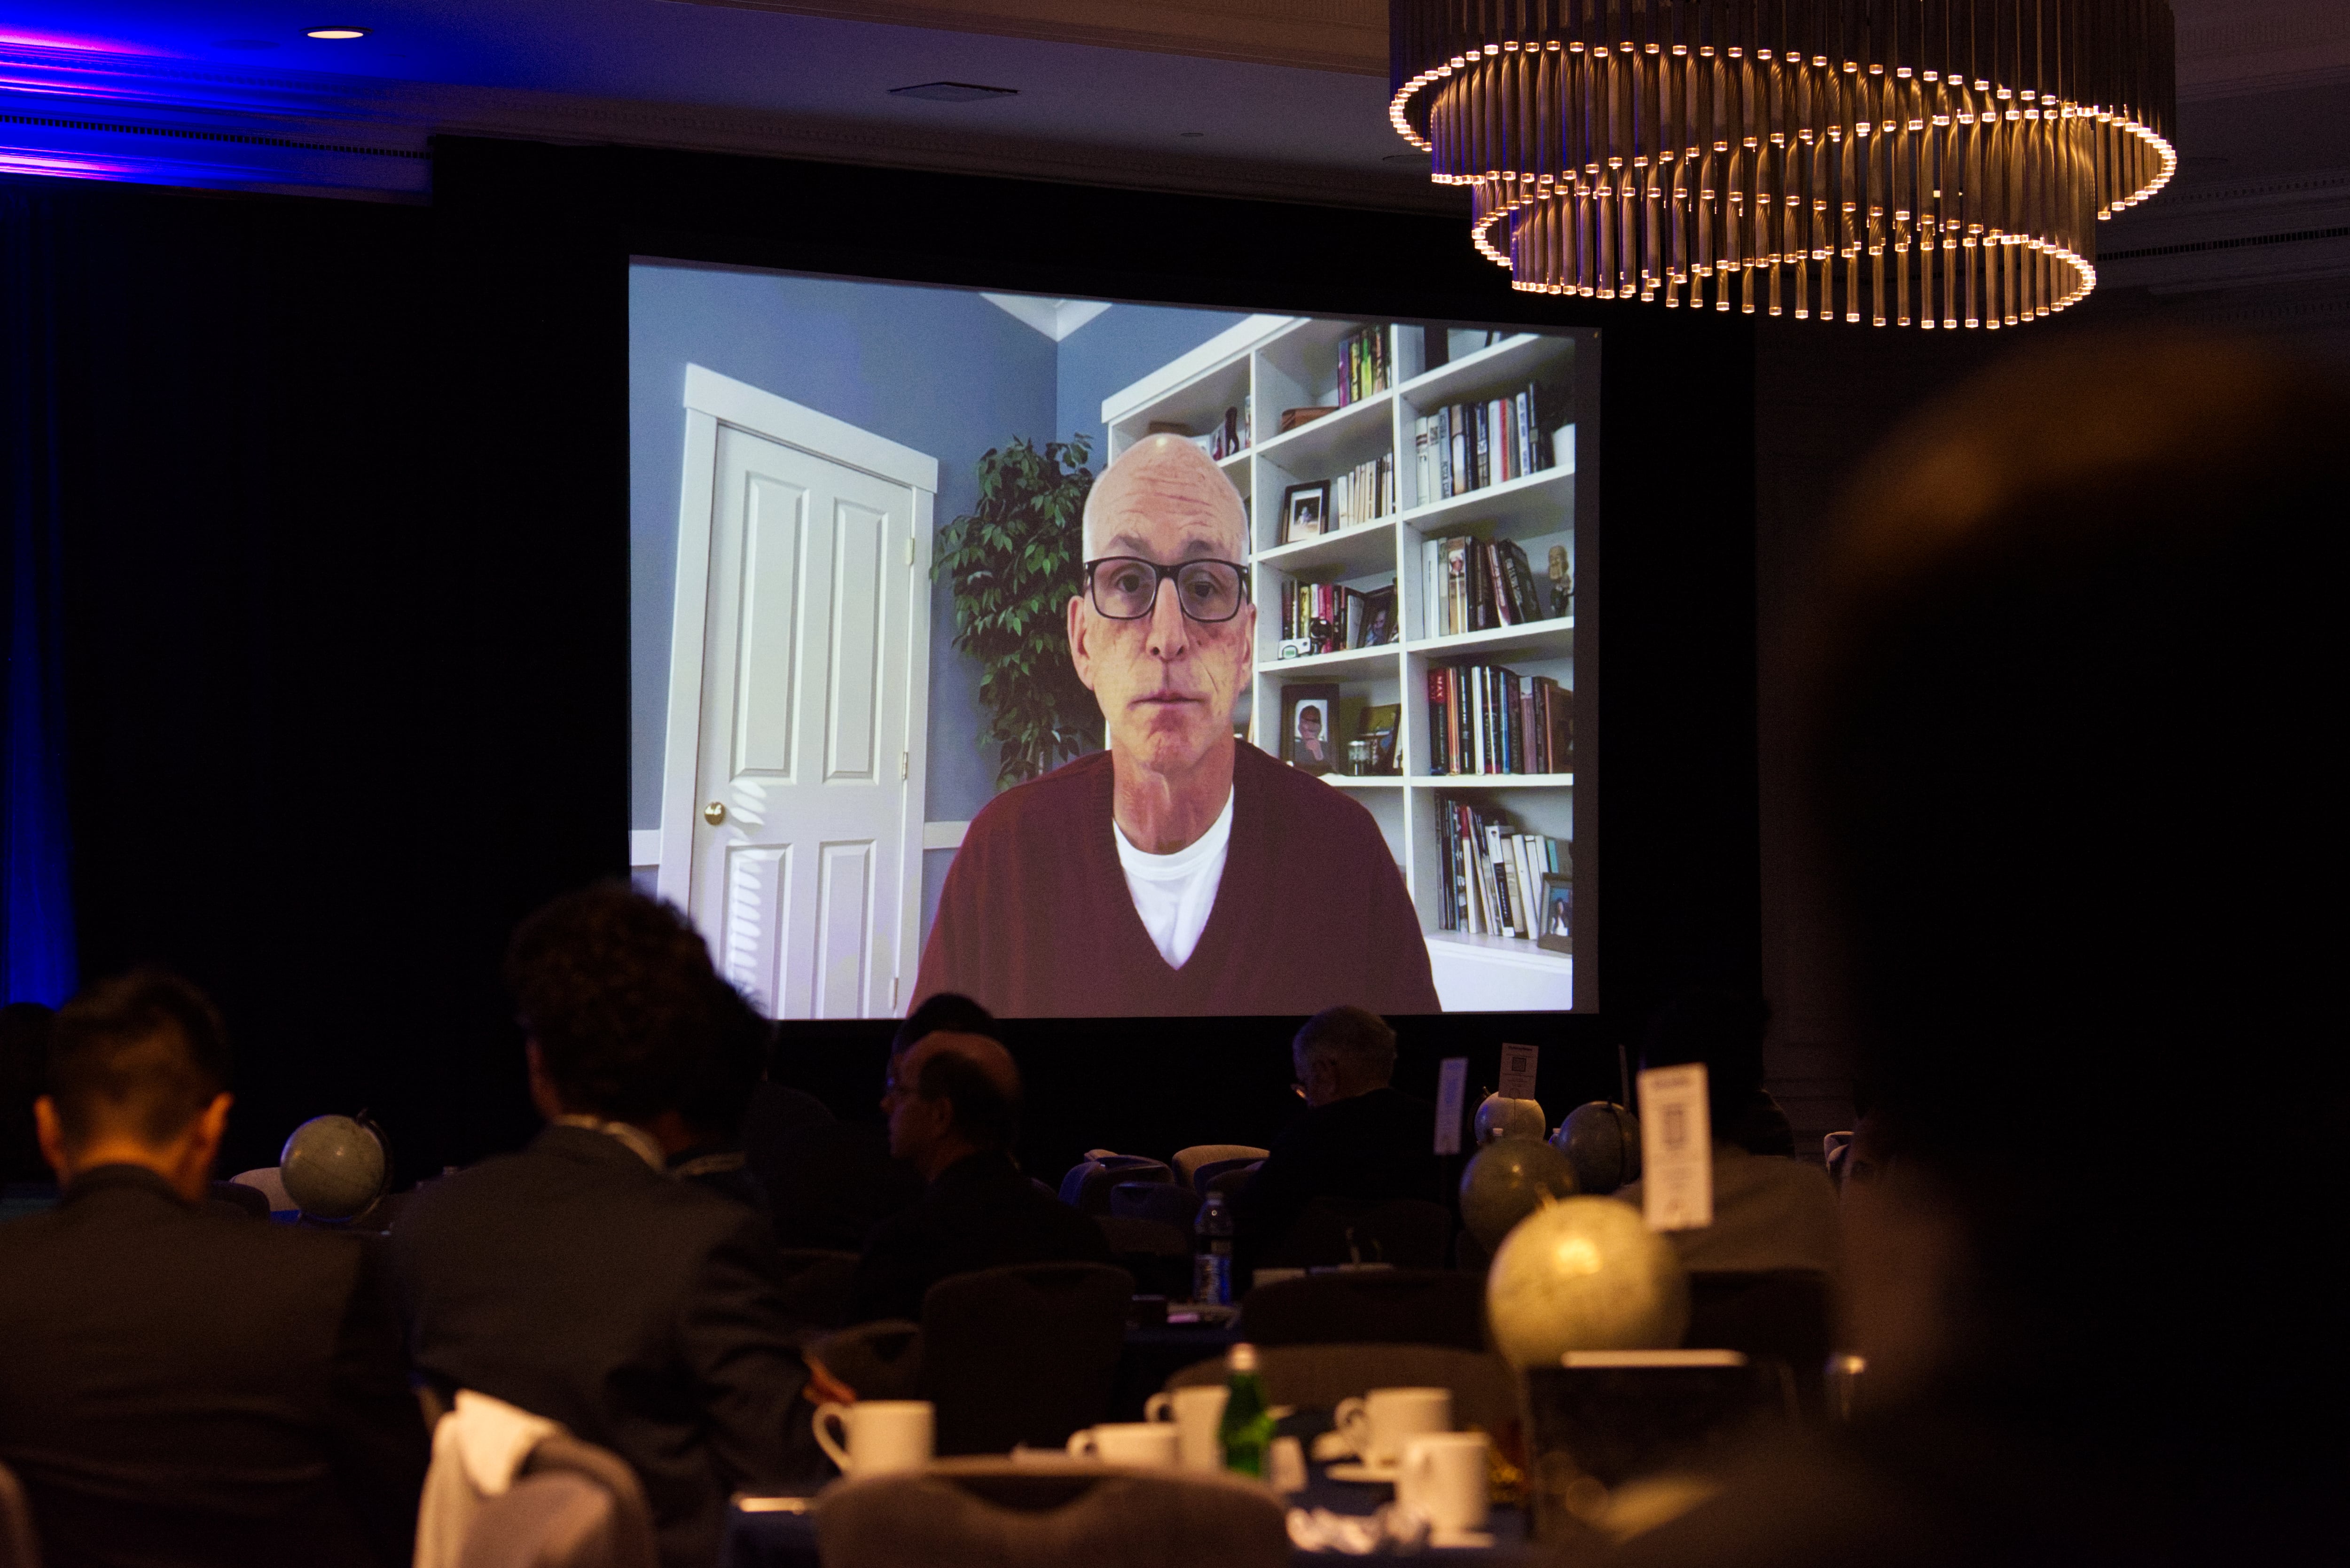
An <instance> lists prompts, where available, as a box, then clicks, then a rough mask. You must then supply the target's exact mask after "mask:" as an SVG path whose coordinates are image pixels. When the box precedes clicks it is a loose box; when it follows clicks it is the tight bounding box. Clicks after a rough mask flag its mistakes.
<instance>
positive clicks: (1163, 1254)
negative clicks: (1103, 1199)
mask: <svg viewBox="0 0 2350 1568" xmlns="http://www.w3.org/2000/svg"><path fill="white" fill-rule="evenodd" d="M1094 1222H1095V1223H1096V1224H1097V1225H1099V1226H1100V1227H1101V1230H1102V1235H1103V1236H1104V1237H1105V1238H1106V1239H1107V1241H1108V1242H1109V1251H1110V1259H1111V1261H1112V1262H1115V1263H1117V1264H1118V1267H1119V1268H1121V1269H1124V1270H1125V1271H1126V1272H1128V1273H1129V1274H1132V1275H1133V1276H1134V1286H1135V1289H1136V1290H1138V1291H1140V1292H1143V1293H1147V1294H1150V1295H1159V1296H1165V1297H1167V1298H1168V1299H1169V1300H1170V1301H1185V1300H1188V1299H1190V1297H1191V1232H1190V1231H1184V1230H1180V1229H1179V1228H1177V1227H1175V1226H1173V1225H1170V1224H1167V1223H1166V1222H1165V1221H1163V1220H1136V1219H1131V1218H1128V1217H1125V1216H1121V1215H1117V1214H1104V1215H1101V1216H1099V1217H1098V1218H1097V1220H1095V1221H1094Z"/></svg>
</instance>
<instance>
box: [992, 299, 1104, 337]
mask: <svg viewBox="0 0 2350 1568" xmlns="http://www.w3.org/2000/svg"><path fill="white" fill-rule="evenodd" d="M980 298H982V299H983V300H985V301H987V303H988V304H990V305H992V306H995V308H996V309H998V310H1001V311H1003V313H1004V314H1005V315H1006V316H1009V317H1012V318H1013V319H1014V320H1015V321H1021V322H1024V323H1026V324H1027V325H1028V326H1030V327H1035V329H1036V330H1037V331H1039V332H1041V333H1043V334H1044V335H1045V337H1050V338H1051V339H1052V340H1053V341H1054V342H1055V343H1058V342H1059V341H1060V340H1061V339H1062V338H1064V337H1067V336H1068V335H1069V334H1070V333H1072V332H1075V331H1076V329H1077V328H1078V327H1083V326H1084V325H1085V324H1086V323H1087V322H1088V321H1091V320H1092V319H1093V318H1094V317H1097V316H1099V315H1100V314H1101V313H1102V312H1103V311H1105V310H1107V309H1108V308H1109V305H1108V303H1107V301H1105V300H1099V299H1045V298H1043V297H1041V296H1037V295H1033V294H983V295H981V296H980Z"/></svg>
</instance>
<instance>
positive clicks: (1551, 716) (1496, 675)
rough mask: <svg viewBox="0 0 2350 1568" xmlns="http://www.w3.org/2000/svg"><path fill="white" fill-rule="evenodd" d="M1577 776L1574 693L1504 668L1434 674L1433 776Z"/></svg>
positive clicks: (1455, 667) (1463, 667) (1449, 668)
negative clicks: (1575, 770)
mask: <svg viewBox="0 0 2350 1568" xmlns="http://www.w3.org/2000/svg"><path fill="white" fill-rule="evenodd" d="M1574 768H1575V692H1574V691H1573V690H1572V689H1571V688H1569V687H1565V686H1561V685H1560V684H1559V683H1558V682H1557V681H1555V680H1552V679H1551V678H1550V677H1549V676H1547V675H1537V676H1535V677H1534V679H1533V680H1526V679H1524V678H1523V677H1522V676H1520V675H1519V674H1518V672H1517V671H1516V670H1504V669H1503V668H1502V667H1501V666H1500V665H1498V664H1443V665H1439V666H1437V667H1436V668H1435V669H1433V670H1430V671H1429V672H1428V771H1429V772H1430V773H1431V774H1563V773H1571V772H1573V771H1574Z"/></svg>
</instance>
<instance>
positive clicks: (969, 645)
mask: <svg viewBox="0 0 2350 1568" xmlns="http://www.w3.org/2000/svg"><path fill="white" fill-rule="evenodd" d="M1091 455H1092V443H1091V442H1090V441H1088V439H1087V437H1085V436H1083V435H1077V436H1072V437H1071V438H1070V439H1069V440H1067V441H1047V442H1045V445H1044V447H1043V449H1042V450H1039V449H1038V448H1037V447H1036V446H1035V444H1034V443H1033V442H1031V441H1028V440H1027V439H1026V438H1025V437H1016V438H1014V440H1012V441H1009V442H1007V443H1005V444H1004V445H1003V446H1001V447H997V448H994V449H993V450H991V451H990V452H988V453H987V454H986V455H985V456H984V457H983V458H981V459H980V460H979V504H978V506H977V508H976V509H974V510H972V511H971V512H967V513H965V514H962V516H960V517H957V518H956V519H955V520H954V521H953V522H951V523H950V524H947V525H946V527H945V528H943V529H941V531H940V533H939V538H938V554H937V557H936V559H935V561H934V563H933V565H932V566H931V571H932V572H933V573H934V574H935V575H936V576H941V577H944V578H946V579H947V580H948V582H949V583H950V584H951V586H952V592H953V596H954V610H955V636H954V645H955V646H956V647H957V648H959V649H962V651H963V652H965V653H967V654H969V655H970V656H971V657H972V659H973V660H974V661H975V662H977V664H978V665H979V671H980V674H979V697H980V701H981V702H982V703H983V704H984V705H985V706H986V709H987V716H988V724H987V737H988V739H989V740H990V741H992V742H994V744H995V746H996V748H997V763H996V770H995V780H996V784H997V785H998V787H1006V786H1009V785H1012V784H1019V783H1021V782H1022V781H1024V780H1026V779H1032V778H1035V776H1037V775H1038V774H1042V773H1045V772H1046V771H1047V770H1049V769H1051V768H1054V767H1056V766H1058V765H1059V764H1060V763H1064V762H1066V761H1067V760H1068V759H1069V758H1071V757H1074V756H1076V755H1078V754H1079V753H1083V752H1087V751H1092V750H1096V749H1097V748H1098V747H1099V745H1100V743H1101V732H1102V718H1101V709H1100V707H1099V706H1098V705H1097V703H1096V702H1095V701H1094V696H1093V693H1092V692H1090V691H1087V690H1086V688H1085V684H1084V683H1083V682H1082V681H1080V680H1078V679H1077V672H1076V667H1075V666H1073V665H1072V664H1071V663H1070V662H1069V639H1068V631H1067V611H1068V603H1069V598H1070V596H1071V595H1073V594H1075V593H1076V592H1077V591H1078V588H1079V586H1080V579H1081V578H1082V576H1083V575H1084V561H1083V556H1084V554H1085V537H1084V531H1085V524H1084V519H1085V506H1086V496H1087V493H1088V492H1090V491H1091V490H1092V489H1093V483H1094V475H1093V471H1092V470H1091V469H1089V468H1087V466H1086V462H1087V458H1089V457H1090V456H1091Z"/></svg>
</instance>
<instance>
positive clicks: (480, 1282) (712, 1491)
mask: <svg viewBox="0 0 2350 1568" xmlns="http://www.w3.org/2000/svg"><path fill="white" fill-rule="evenodd" d="M507 979H508V982H509V984H510V985H511V986H512V988H513V990H514V992H515V1000H516V1002H518V1004H519V1006H520V1011H521V1014H522V1021H523V1025H524V1028H525V1032H526V1034H527V1036H528V1039H527V1043H526V1044H525V1054H526V1057H527V1060H528V1062H529V1067H530V1085H531V1095H532V1097H533V1099H534V1100H535V1101H536V1103H537V1105H538V1107H539V1109H540V1110H541V1111H542V1112H543V1113H544V1114H545V1115H546V1117H547V1120H548V1121H549V1123H550V1124H552V1125H550V1126H549V1127H547V1128H546V1131H545V1132H543V1133H541V1134H540V1135H539V1136H538V1137H537V1138H536V1139H535V1140H533V1142H532V1143H531V1145H530V1146H529V1147H527V1148H525V1149H524V1150H523V1151H522V1152H520V1153H519V1154H510V1155H504V1156H501V1157H498V1158H493V1159H489V1160H485V1161H484V1162H483V1163H482V1164H480V1165H477V1166H475V1167H473V1168H472V1169H469V1170H466V1171H463V1172H461V1173H460V1174H458V1175H456V1176H452V1177H450V1178H448V1179H445V1180H442V1181H439V1182H436V1183H434V1184H432V1186H431V1187H430V1188H428V1189H425V1190H424V1191H422V1192H421V1193H419V1194H418V1195H417V1197H416V1198H415V1199H413V1200H412V1201H411V1203H410V1205H409V1206H408V1208H407V1209H406V1210H404V1211H403V1212H402V1213H401V1215H400V1220H399V1221H398V1223H397V1224H396V1225H395V1226H394V1228H393V1231H392V1238H391V1249H392V1257H393V1261H394V1263H395V1265H396V1267H397V1270H398V1272H399V1276H400V1286H401V1291H402V1294H403V1296H404V1298H405V1300H406V1303H407V1306H408V1319H409V1331H410V1338H411V1346H412V1349H413V1353H414V1355H415V1359H416V1365H417V1367H418V1369H419V1370H420V1371H421V1372H422V1373H423V1374H424V1375H425V1376H427V1377H428V1378H429V1379H431V1380H432V1381H433V1382H435V1383H437V1384H439V1385H441V1386H443V1387H445V1388H448V1389H451V1390H454V1389H457V1388H473V1389H477V1390H479V1391H481V1392H482V1393H484V1394H489V1395H493V1396H494V1397H497V1398H500V1399H504V1400H505V1401H506V1402H507V1403H508V1404H511V1405H516V1406H519V1407H522V1408H523V1409H525V1410H528V1411H530V1412H532V1413H533V1414H535V1415H539V1416H544V1417H547V1418H549V1419H551V1420H555V1421H559V1422H561V1423H562V1424H563V1425H564V1426H566V1427H567V1428H570V1430H571V1431H572V1433H573V1434H574V1435H575V1436H577V1437H579V1438H585V1439H586V1440H587V1441H588V1442H591V1443H596V1444H599V1445H601V1446H602V1447H605V1448H608V1449H612V1450H613V1451H614V1452H616V1453H618V1454H619V1456H620V1457H621V1458H622V1459H626V1460H628V1462H629V1464H630V1465H631V1466H632V1467H633V1468H634V1469H636V1472H637V1474H638V1476H639V1479H641V1480H642V1481H643V1482H644V1487H645V1494H646V1497H647V1500H648V1501H650V1503H651V1505H652V1510H653V1515H654V1524H655V1527H656V1529H657V1531H658V1532H659V1536H660V1552H661V1560H662V1562H663V1563H665V1564H669V1565H670V1568H684V1565H686V1564H689V1563H691V1564H694V1565H695V1568H707V1564H709V1563H711V1562H712V1561H713V1560H714V1559H715V1557H716V1555H717V1552H718V1546H719V1537H720V1535H721V1533H722V1532H723V1526H724V1523H725V1514H726V1500H727V1497H728V1494H730V1493H731V1492H733V1491H735V1490H754V1491H770V1492H773V1491H784V1490H795V1489H799V1488H804V1487H805V1486H806V1484H807V1483H808V1482H809V1481H810V1480H813V1479H814V1478H815V1476H816V1475H817V1474H819V1473H820V1472H821V1468H822V1467H821V1461H820V1460H819V1459H816V1457H815V1449H814V1444H813V1441H812V1439H811V1438H810V1437H809V1435H808V1420H809V1417H810V1415H811V1413H812V1412H811V1411H810V1410H809V1408H808V1407H807V1406H806V1404H805V1403H803V1402H802V1401H801V1399H800V1397H799V1396H800V1389H801V1387H802V1386H803V1384H804V1383H805V1381H806V1366H805V1364H804V1363H803V1362H802V1361H801V1360H800V1357H799V1353H798V1350H797V1347H796V1344H795V1337H794V1329H793V1325H792V1324H789V1323H787V1322H786V1321H785V1316H784V1312H783V1308H782V1304H781V1300H780V1295H779V1290H780V1285H779V1281H778V1276H777V1267H776V1262H777V1261H776V1258H775V1241H774V1236H773V1233H772V1232H771V1231H769V1229H768V1226H767V1224H766V1221H765V1220H764V1219H762V1218H761V1216H760V1215H759V1214H758V1213H757V1211H756V1210H753V1209H751V1208H749V1207H747V1206H746V1205H743V1204H742V1203H738V1202H735V1201H733V1200H731V1199H726V1198H723V1197H721V1196H719V1195H718V1194H716V1193H713V1192H712V1191H710V1190H708V1189H705V1188H703V1187H702V1186H700V1185H699V1184H697V1183H694V1182H691V1181H683V1180H679V1179H676V1178H674V1177H671V1176H670V1175H668V1174H667V1173H666V1172H665V1171H664V1170H663V1168H662V1164H663V1159H664V1157H665V1155H666V1154H667V1153H670V1152H674V1150H669V1149H665V1148H664V1147H663V1144H662V1141H661V1139H660V1137H658V1136H657V1135H656V1132H655V1130H654V1129H655V1128H657V1127H661V1126H663V1125H665V1122H666V1121H667V1120H670V1119H673V1118H665V1117H664V1116H663V1113H664V1112H667V1111H671V1110H673V1109H675V1108H676V1106H677V1104H678V1097H679V1096H680V1095H681V1093H682V1092H683V1090H684V1089H685V1087H686V1086H687V1085H689V1084H690V1083H691V1082H692V1080H693V1076H694V1074H695V1072H696V1071H697V1069H698V1068H699V1067H700V1065H701V1064H702V1057H703V1054H705V1053H706V1052H707V1051H708V1050H709V1048H710V1044H711V1039H712V1032H713V1030H714V1029H715V1028H716V1027H717V1023H716V1020H717V1019H718V1018H719V1017H720V1016H721V1012H722V1010H723V999H721V998H719V997H718V995H717V993H716V988H717V987H718V986H719V984H720V983H721V982H720V981H718V980H717V978H716V977H715V976H714V975H713V974H712V972H711V968H710V957H709V952H708V950H707V949H706V948H705V947H704V946H703V944H702V938H701V937H700V936H699V935H698V934H697V933H696V932H695V931H694V929H693V928H692V927H691V925H689V924H687V922H686V920H685V918H684V917H683V916H682V915H681V914H680V913H679V912H678V911H677V910H676V909H673V908H672V907H671V906H669V905H666V904H661V903H658V902H655V901H654V900H652V899H650V898H644V897H642V896H641V895H639V894H637V893H635V892H632V891H630V890H629V889H628V888H622V887H608V888H591V889H589V890H587V891H586V892H582V893H577V894H574V895H571V896H569V897H567V898H560V899H557V900H556V902H555V903H553V904H551V905H549V906H547V908H546V909H543V910H541V911H540V912H539V913H538V914H536V915H535V916H533V917H532V918H531V919H529V920H527V921H525V923H524V925H523V927H522V929H520V930H519V931H517V932H516V933H515V941H514V946H513V950H512V951H511V953H510V955H509V957H508V960H507Z"/></svg>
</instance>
